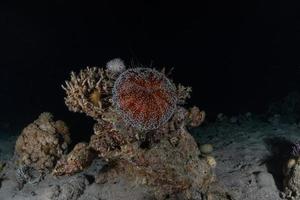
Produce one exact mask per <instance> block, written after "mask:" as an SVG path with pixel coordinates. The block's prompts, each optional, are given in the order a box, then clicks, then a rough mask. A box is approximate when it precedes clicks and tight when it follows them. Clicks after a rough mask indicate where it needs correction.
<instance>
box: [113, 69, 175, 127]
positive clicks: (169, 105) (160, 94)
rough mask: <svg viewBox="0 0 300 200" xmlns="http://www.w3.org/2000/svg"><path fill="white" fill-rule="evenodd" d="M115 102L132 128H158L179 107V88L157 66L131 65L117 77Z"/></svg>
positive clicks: (114, 94) (114, 91) (114, 90)
mask: <svg viewBox="0 0 300 200" xmlns="http://www.w3.org/2000/svg"><path fill="white" fill-rule="evenodd" d="M113 102H114V104H115V106H116V107H117V109H118V111H119V112H120V114H121V116H122V117H123V119H124V120H125V121H126V122H128V123H129V124H130V125H132V126H133V127H136V128H139V129H143V130H151V129H156V128H158V127H159V126H160V125H162V124H164V123H165V122H166V121H168V120H169V119H170V117H171V116H172V114H173V112H174V110H175V108H176V104H177V95H176V88H175V86H174V85H173V83H172V82H171V81H170V80H169V79H168V78H167V77H166V76H165V75H164V74H163V73H160V72H158V71H156V70H155V69H151V68H132V69H128V70H127V71H125V72H123V73H122V74H121V75H120V76H119V77H118V79H117V80H116V82H115V84H114V88H113Z"/></svg>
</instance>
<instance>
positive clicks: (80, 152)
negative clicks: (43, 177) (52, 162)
mask: <svg viewBox="0 0 300 200" xmlns="http://www.w3.org/2000/svg"><path fill="white" fill-rule="evenodd" d="M94 157H95V154H94V152H92V151H91V149H90V147H89V146H88V144H86V143H78V144H76V146H75V147H74V148H73V150H72V151H71V152H70V153H69V154H68V155H67V156H64V157H63V158H61V159H60V160H59V161H58V162H57V164H56V166H55V168H54V169H53V171H52V174H53V175H55V176H61V175H66V174H67V175H72V174H75V173H77V172H80V171H82V170H83V169H84V168H86V167H87V166H89V165H90V164H91V163H92V161H93V159H94Z"/></svg>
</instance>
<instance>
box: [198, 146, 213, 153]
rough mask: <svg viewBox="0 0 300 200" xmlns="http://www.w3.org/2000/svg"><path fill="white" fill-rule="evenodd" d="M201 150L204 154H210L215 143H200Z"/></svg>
mask: <svg viewBox="0 0 300 200" xmlns="http://www.w3.org/2000/svg"><path fill="white" fill-rule="evenodd" d="M200 151H201V153H203V154H210V153H211V152H212V151H213V145H212V144H202V145H200Z"/></svg>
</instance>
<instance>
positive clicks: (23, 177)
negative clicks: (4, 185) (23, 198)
mask: <svg viewBox="0 0 300 200" xmlns="http://www.w3.org/2000/svg"><path fill="white" fill-rule="evenodd" d="M43 177H44V174H43V173H41V172H39V171H38V170H36V169H34V168H33V167H30V166H27V165H21V166H19V167H18V168H17V169H16V180H17V183H18V186H19V189H22V188H23V186H24V184H26V183H29V184H37V183H39V182H40V181H41V180H42V178H43Z"/></svg>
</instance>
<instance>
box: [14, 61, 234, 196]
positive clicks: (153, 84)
mask: <svg viewBox="0 0 300 200" xmlns="http://www.w3.org/2000/svg"><path fill="white" fill-rule="evenodd" d="M62 88H63V89H64V90H65V92H66V97H65V104H66V105H67V107H68V108H69V110H70V111H73V112H79V113H85V114H86V115H88V116H90V117H92V118H93V119H94V120H95V121H96V122H95V124H94V133H93V134H92V135H91V138H90V141H89V143H79V144H77V145H75V147H74V149H73V150H72V151H71V152H70V153H69V154H68V155H62V156H60V159H59V160H58V161H57V162H56V166H55V167H54V169H53V171H52V174H53V175H55V176H62V175H73V174H75V173H78V172H80V171H82V170H84V169H85V168H86V167H87V166H89V165H90V163H91V162H92V160H93V159H94V158H95V157H99V158H101V159H104V160H105V161H106V162H107V165H106V167H104V168H103V169H102V170H101V171H100V172H99V174H98V175H97V176H96V177H95V180H96V182H97V183H98V184H104V183H106V182H110V181H115V180H116V179H118V178H120V177H122V178H123V179H125V180H127V181H129V182H130V183H131V184H133V185H134V184H136V185H139V186H142V187H145V188H146V189H147V190H148V191H149V195H152V196H151V198H153V199H158V200H163V199H167V198H168V199H182V200H192V199H193V200H204V199H212V200H213V199H218V200H222V199H224V200H225V199H230V198H229V196H230V195H229V194H227V193H226V192H225V191H224V190H221V189H217V190H216V187H214V186H213V185H215V184H216V177H215V174H214V168H215V166H216V161H215V160H214V158H213V157H212V156H211V158H210V159H208V158H207V156H202V155H201V152H200V150H199V148H198V146H197V144H196V142H195V140H194V138H193V137H192V135H191V134H190V133H189V129H190V128H194V127H197V126H200V125H201V124H202V123H203V122H204V119H205V112H204V111H203V110H201V109H199V108H198V107H196V106H194V107H192V108H188V109H187V108H185V107H184V104H185V102H186V100H187V99H188V98H190V93H191V91H192V89H191V88H190V87H185V86H183V85H181V84H178V85H176V84H175V83H174V82H173V81H172V80H171V79H169V78H168V77H167V75H166V73H165V70H164V69H163V70H162V71H158V70H156V69H152V68H144V67H142V68H141V67H139V68H129V69H127V70H126V68H125V65H124V63H123V62H122V61H121V60H120V59H115V60H113V61H110V62H108V64H107V67H106V68H98V67H87V68H85V69H82V70H81V71H80V72H79V73H74V72H71V79H70V80H68V81H66V82H65V85H63V86H62ZM19 146H20V145H19ZM21 146H22V145H21ZM16 149H17V148H16ZM211 161H214V162H211Z"/></svg>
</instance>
